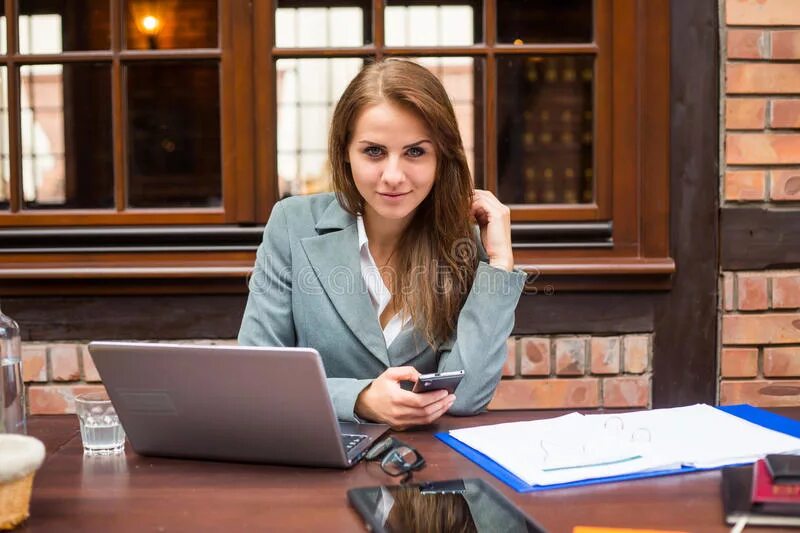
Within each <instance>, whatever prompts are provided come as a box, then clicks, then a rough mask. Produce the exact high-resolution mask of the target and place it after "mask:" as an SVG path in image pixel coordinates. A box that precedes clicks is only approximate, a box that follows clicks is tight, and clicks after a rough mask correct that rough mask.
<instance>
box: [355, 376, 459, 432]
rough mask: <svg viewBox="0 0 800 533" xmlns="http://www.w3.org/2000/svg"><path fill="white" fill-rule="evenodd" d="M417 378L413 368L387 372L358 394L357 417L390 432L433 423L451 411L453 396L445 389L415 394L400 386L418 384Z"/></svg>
mask: <svg viewBox="0 0 800 533" xmlns="http://www.w3.org/2000/svg"><path fill="white" fill-rule="evenodd" d="M419 375H420V374H419V372H417V369H415V368H414V367H412V366H400V367H392V368H388V369H386V371H384V372H383V374H381V375H380V376H378V377H377V378H375V380H374V381H373V382H372V384H370V386H369V387H367V388H366V389H364V390H363V391H361V394H359V395H358V399H357V400H356V405H355V412H356V414H357V415H358V416H359V417H361V418H365V419H367V420H372V421H374V422H382V423H384V424H389V425H390V426H391V427H392V429H407V428H409V427H412V426H419V425H425V424H430V423H432V422H433V421H435V420H436V419H437V418H439V417H440V416H442V415H443V414H444V413H446V412H447V410H448V409H450V406H452V405H453V402H454V401H455V399H456V397H455V395H454V394H448V392H447V391H445V390H436V391H432V392H421V393H415V392H410V391H407V390H403V388H402V387H401V386H400V382H401V381H417V380H418V379H419Z"/></svg>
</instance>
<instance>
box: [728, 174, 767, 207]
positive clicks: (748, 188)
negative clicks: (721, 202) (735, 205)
mask: <svg viewBox="0 0 800 533" xmlns="http://www.w3.org/2000/svg"><path fill="white" fill-rule="evenodd" d="M766 190H767V173H766V172H765V171H763V170H730V171H728V172H726V173H725V199H726V200H728V201H734V202H735V201H740V200H756V201H759V200H760V201H763V200H764V197H765V196H766Z"/></svg>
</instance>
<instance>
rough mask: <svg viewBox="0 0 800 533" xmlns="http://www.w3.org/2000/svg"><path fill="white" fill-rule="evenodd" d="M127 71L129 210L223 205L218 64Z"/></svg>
mask: <svg viewBox="0 0 800 533" xmlns="http://www.w3.org/2000/svg"><path fill="white" fill-rule="evenodd" d="M126 71H127V96H128V102H127V104H128V108H127V117H128V121H127V124H128V205H130V206H132V207H181V206H183V207H190V206H198V207H211V206H219V205H221V203H222V174H221V170H220V104H219V65H218V63H216V62H207V61H192V62H182V63H173V62H159V63H151V62H147V63H139V62H137V63H133V64H130V65H128V66H127V67H126Z"/></svg>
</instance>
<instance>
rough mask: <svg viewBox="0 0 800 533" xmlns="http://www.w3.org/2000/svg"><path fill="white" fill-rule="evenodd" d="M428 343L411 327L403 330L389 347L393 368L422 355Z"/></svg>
mask: <svg viewBox="0 0 800 533" xmlns="http://www.w3.org/2000/svg"><path fill="white" fill-rule="evenodd" d="M427 347H428V343H427V342H426V341H425V339H424V338H423V337H422V334H421V333H420V332H419V331H417V329H416V328H415V327H413V326H411V325H408V326H407V327H405V328H403V329H402V331H400V333H399V334H398V335H397V337H395V339H394V341H392V344H390V345H389V361H391V363H392V365H391V366H402V365H404V364H406V363H407V362H409V361H411V360H412V359H414V358H415V357H417V356H418V355H419V354H420V353H422V352H423V351H424V350H425V348H427Z"/></svg>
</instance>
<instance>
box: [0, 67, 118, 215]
mask: <svg viewBox="0 0 800 533" xmlns="http://www.w3.org/2000/svg"><path fill="white" fill-rule="evenodd" d="M20 112H21V116H20V119H21V121H20V130H21V139H20V143H21V144H20V146H21V150H22V193H23V200H24V207H25V209H47V208H103V207H113V206H114V178H113V161H112V148H111V147H112V144H111V66H110V65H109V64H107V63H105V64H102V63H97V64H96V63H69V64H65V65H32V66H23V67H21V68H20ZM6 153H7V149H6ZM6 160H7V159H6Z"/></svg>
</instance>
